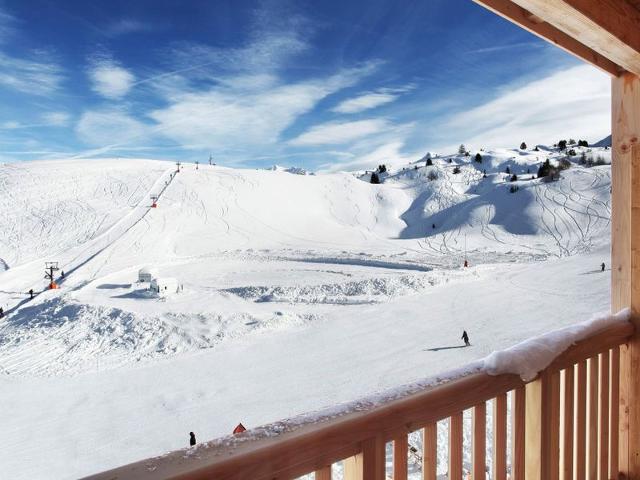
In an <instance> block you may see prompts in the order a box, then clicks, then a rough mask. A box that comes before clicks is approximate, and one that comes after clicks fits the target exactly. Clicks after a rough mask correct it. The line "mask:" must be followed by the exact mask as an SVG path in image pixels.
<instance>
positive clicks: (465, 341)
mask: <svg viewBox="0 0 640 480" xmlns="http://www.w3.org/2000/svg"><path fill="white" fill-rule="evenodd" d="M460 338H462V340H464V345H465V346H466V347H470V346H471V344H470V343H469V335H467V331H466V330H463V331H462V337H460Z"/></svg>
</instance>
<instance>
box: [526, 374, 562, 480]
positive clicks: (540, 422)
mask: <svg viewBox="0 0 640 480" xmlns="http://www.w3.org/2000/svg"><path fill="white" fill-rule="evenodd" d="M552 384H553V381H552V374H551V373H549V372H547V371H543V372H541V373H540V375H539V377H538V378H537V379H536V380H534V381H533V382H531V383H528V384H527V386H526V394H527V400H526V402H527V404H526V405H527V406H526V426H525V436H526V442H525V478H526V479H527V480H548V479H550V478H553V459H552V457H553V455H552V444H553V441H552V439H551V437H552V434H551V430H552V428H553V427H552V425H553V423H552V417H553V415H552V402H553V393H552V390H553V385H552ZM555 428H556V430H557V428H558V427H557V426H556V427H555ZM557 466H558V465H557V463H556V464H555V467H556V469H557Z"/></svg>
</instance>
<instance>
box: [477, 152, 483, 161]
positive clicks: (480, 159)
mask: <svg viewBox="0 0 640 480" xmlns="http://www.w3.org/2000/svg"><path fill="white" fill-rule="evenodd" d="M476 162H477V163H482V155H480V153H476Z"/></svg>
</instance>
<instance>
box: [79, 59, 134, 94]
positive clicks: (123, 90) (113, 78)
mask: <svg viewBox="0 0 640 480" xmlns="http://www.w3.org/2000/svg"><path fill="white" fill-rule="evenodd" d="M89 78H90V79H91V82H92V84H93V85H92V89H93V90H94V91H95V92H96V93H98V94H100V95H102V96H103V97H106V98H109V99H118V98H121V97H123V96H125V95H126V94H127V93H128V92H129V90H130V89H131V87H132V86H133V84H134V82H135V76H134V75H133V74H132V73H131V72H129V71H128V70H127V69H125V68H124V67H122V66H121V65H120V64H119V63H118V62H116V61H115V60H113V59H112V58H109V57H104V56H99V57H96V58H94V59H92V60H91V61H90V67H89Z"/></svg>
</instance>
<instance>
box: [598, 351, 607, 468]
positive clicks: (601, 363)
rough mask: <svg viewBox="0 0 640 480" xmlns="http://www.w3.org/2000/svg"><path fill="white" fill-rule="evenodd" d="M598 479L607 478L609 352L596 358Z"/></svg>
mask: <svg viewBox="0 0 640 480" xmlns="http://www.w3.org/2000/svg"><path fill="white" fill-rule="evenodd" d="M598 393H599V403H598V478H599V479H600V480H607V479H608V478H609V351H608V350H607V351H606V352H604V353H601V354H600V355H599V356H598Z"/></svg>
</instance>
